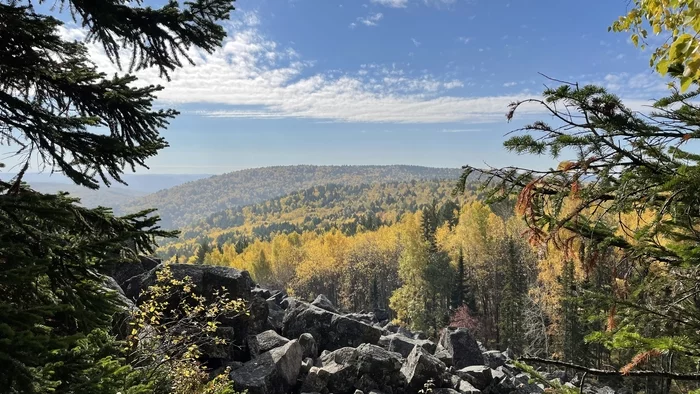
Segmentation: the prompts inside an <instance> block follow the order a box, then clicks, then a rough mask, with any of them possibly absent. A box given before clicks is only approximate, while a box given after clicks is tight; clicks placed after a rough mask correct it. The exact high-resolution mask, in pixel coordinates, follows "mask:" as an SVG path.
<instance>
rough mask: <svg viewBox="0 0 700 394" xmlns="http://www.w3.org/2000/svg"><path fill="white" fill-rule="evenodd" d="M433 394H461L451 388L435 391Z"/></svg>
mask: <svg viewBox="0 0 700 394" xmlns="http://www.w3.org/2000/svg"><path fill="white" fill-rule="evenodd" d="M432 393H433V394H459V391H457V390H453V389H451V388H446V387H443V388H439V389H433V391H432Z"/></svg>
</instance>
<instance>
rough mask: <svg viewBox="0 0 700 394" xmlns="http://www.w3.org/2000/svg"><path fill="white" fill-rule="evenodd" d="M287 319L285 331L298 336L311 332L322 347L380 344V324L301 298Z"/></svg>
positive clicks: (319, 347) (287, 315)
mask: <svg viewBox="0 0 700 394" xmlns="http://www.w3.org/2000/svg"><path fill="white" fill-rule="evenodd" d="M283 323H284V324H283V329H282V335H284V336H286V337H288V338H297V337H299V336H300V335H301V334H304V333H309V334H311V335H312V336H313V337H314V339H315V340H316V344H317V345H318V349H319V350H321V351H323V350H336V349H340V348H342V347H345V346H351V347H356V346H359V345H361V344H363V343H369V344H377V343H378V342H379V338H380V336H381V330H380V329H379V328H377V327H374V326H371V325H369V324H366V323H363V322H360V321H357V320H353V319H350V318H347V317H345V316H341V315H338V314H336V313H333V312H329V311H327V310H325V309H321V308H319V307H316V306H314V305H310V304H308V303H306V302H301V301H297V302H295V304H294V307H292V308H290V309H287V311H286V313H285V315H284V320H283Z"/></svg>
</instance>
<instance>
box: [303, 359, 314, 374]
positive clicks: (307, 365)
mask: <svg viewBox="0 0 700 394" xmlns="http://www.w3.org/2000/svg"><path fill="white" fill-rule="evenodd" d="M313 366H314V360H312V359H311V358H308V357H307V358H305V359H304V360H303V361H302V362H301V373H302V374H307V373H309V371H310V370H311V367H313Z"/></svg>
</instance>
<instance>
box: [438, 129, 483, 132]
mask: <svg viewBox="0 0 700 394" xmlns="http://www.w3.org/2000/svg"><path fill="white" fill-rule="evenodd" d="M477 131H483V130H482V129H442V130H440V132H441V133H468V132H477Z"/></svg>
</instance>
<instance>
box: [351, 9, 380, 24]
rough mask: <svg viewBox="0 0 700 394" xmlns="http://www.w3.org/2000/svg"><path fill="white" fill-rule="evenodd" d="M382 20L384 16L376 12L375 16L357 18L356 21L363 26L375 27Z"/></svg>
mask: <svg viewBox="0 0 700 394" xmlns="http://www.w3.org/2000/svg"><path fill="white" fill-rule="evenodd" d="M383 18H384V14H382V13H381V12H377V13H376V14H369V15H367V16H366V17H359V18H357V21H358V22H360V23H362V24H363V25H365V26H377V25H378V24H379V21H380V20H382V19H383Z"/></svg>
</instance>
